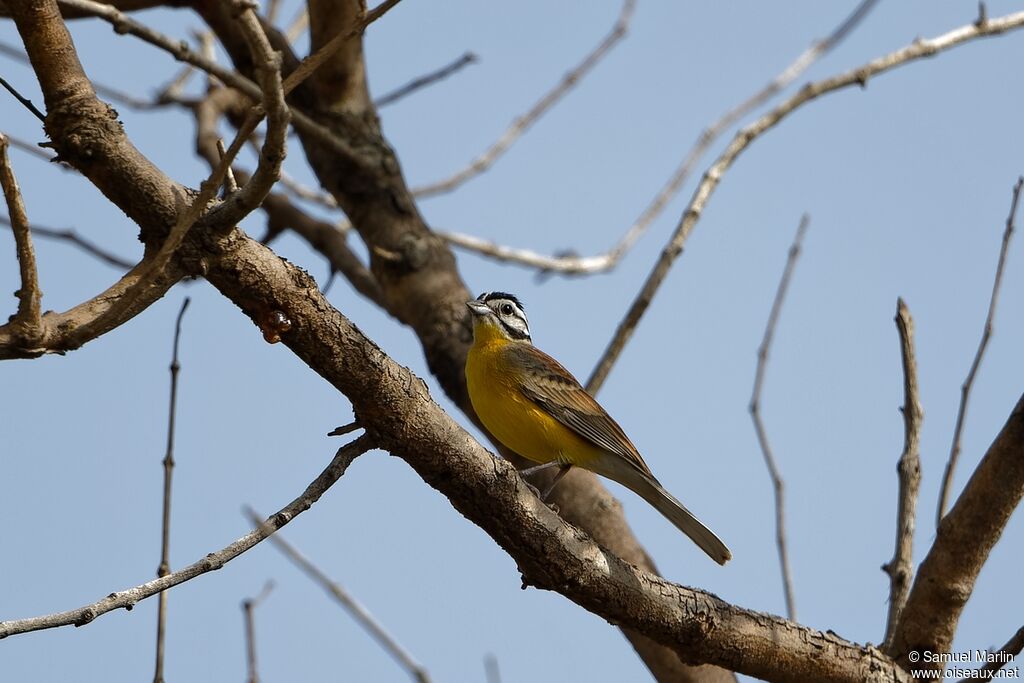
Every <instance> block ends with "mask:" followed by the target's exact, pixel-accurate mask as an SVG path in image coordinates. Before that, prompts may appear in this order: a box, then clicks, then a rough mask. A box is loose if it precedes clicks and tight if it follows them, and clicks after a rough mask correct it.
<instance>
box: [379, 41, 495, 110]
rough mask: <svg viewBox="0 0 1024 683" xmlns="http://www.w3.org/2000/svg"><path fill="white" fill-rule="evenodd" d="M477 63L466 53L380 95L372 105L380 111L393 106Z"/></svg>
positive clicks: (469, 53)
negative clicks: (382, 108)
mask: <svg viewBox="0 0 1024 683" xmlns="http://www.w3.org/2000/svg"><path fill="white" fill-rule="evenodd" d="M478 61H479V57H477V56H476V55H475V54H473V53H472V52H466V53H465V54H463V55H462V56H461V57H459V58H458V59H456V60H455V61H454V62H452V63H451V64H448V65H446V66H443V67H441V68H440V69H437V70H436V71H431V72H430V73H428V74H424V75H422V76H420V77H419V78H414V79H413V80H411V81H409V82H408V83H406V84H405V85H403V86H401V87H398V88H395V89H394V90H392V91H391V92H389V93H387V94H385V95H381V96H380V97H378V98H377V99H376V100H374V102H373V104H374V106H375V107H377V108H378V109H380V108H381V107H386V106H388V105H389V104H394V103H395V102H397V101H398V100H400V99H402V98H403V97H406V96H408V95H411V94H412V93H414V92H416V91H417V90H421V89H423V88H425V87H427V86H428V85H432V84H434V83H437V82H438V81H443V80H444V79H446V78H448V77H449V76H451V75H452V74H454V73H456V72H458V71H461V70H462V69H463V68H464V67H466V66H469V65H470V64H474V63H476V62H478Z"/></svg>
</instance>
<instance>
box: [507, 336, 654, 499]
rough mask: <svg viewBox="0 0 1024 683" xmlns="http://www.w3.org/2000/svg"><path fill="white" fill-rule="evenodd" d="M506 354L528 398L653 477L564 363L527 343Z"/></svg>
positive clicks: (601, 446) (577, 431)
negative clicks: (518, 373)
mask: <svg viewBox="0 0 1024 683" xmlns="http://www.w3.org/2000/svg"><path fill="white" fill-rule="evenodd" d="M507 352H508V353H509V354H510V358H509V360H510V361H512V364H514V366H515V367H516V368H518V369H520V370H521V374H520V375H519V389H520V391H522V393H523V394H524V395H525V396H526V397H527V398H529V399H530V400H531V401H533V402H534V403H536V404H537V405H538V406H540V407H541V408H542V409H543V410H544V411H545V412H547V413H548V414H549V415H551V416H552V417H553V418H555V419H556V420H558V421H559V422H561V423H562V424H563V425H565V426H566V427H568V428H569V429H571V430H573V431H574V432H576V433H577V434H578V435H580V436H582V437H583V438H584V439H586V440H587V441H590V442H591V443H593V444H594V445H596V446H598V447H600V448H603V449H605V450H606V451H609V452H611V453H614V454H615V455H619V456H621V457H622V458H624V459H625V460H626V461H627V462H628V463H630V464H631V465H633V466H634V467H636V468H637V469H638V470H640V471H641V472H643V473H644V474H646V475H648V476H650V477H651V478H652V479H653V478H654V475H653V474H651V470H650V468H649V467H647V463H645V462H644V460H643V458H642V457H640V453H639V452H638V451H637V450H636V446H634V445H633V443H632V442H631V441H630V440H629V437H627V436H626V433H625V432H623V431H622V427H620V426H619V425H618V423H616V422H615V420H613V419H612V418H611V416H609V415H608V413H607V412H605V410H604V408H602V407H601V405H600V404H599V403H598V402H597V401H595V400H594V398H593V397H592V396H591V395H590V394H588V393H587V390H586V389H584V388H583V387H582V386H581V385H580V383H579V381H577V379H576V378H575V377H573V376H572V374H571V373H570V372H569V371H568V370H566V369H565V368H564V367H563V366H562V364H561V363H559V362H558V361H556V360H555V359H554V358H552V357H551V356H549V355H547V354H546V353H544V352H543V351H540V350H539V349H537V348H536V347H535V346H531V345H527V344H509V346H508V349H507Z"/></svg>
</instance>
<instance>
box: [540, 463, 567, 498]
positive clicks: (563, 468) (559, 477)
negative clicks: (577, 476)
mask: <svg viewBox="0 0 1024 683" xmlns="http://www.w3.org/2000/svg"><path fill="white" fill-rule="evenodd" d="M571 469H572V465H562V466H561V467H560V468H559V470H558V474H556V475H555V478H554V479H552V480H551V483H550V484H549V485H548V487H547V488H546V489H544V493H542V494H540V500H541V502H543V503H546V502H548V496H549V495H551V492H552V491H553V490H554V489H555V485H556V484H557V483H558V482H560V481H562V477H564V476H565V475H566V474H568V473H569V470H571Z"/></svg>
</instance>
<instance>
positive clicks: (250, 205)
mask: <svg viewBox="0 0 1024 683" xmlns="http://www.w3.org/2000/svg"><path fill="white" fill-rule="evenodd" d="M238 22H239V26H240V27H241V29H242V34H243V35H244V36H245V39H246V41H247V42H248V44H249V50H250V51H251V53H252V58H253V66H254V69H255V71H256V74H257V76H258V78H259V81H260V89H261V90H262V92H263V100H262V102H263V107H262V108H263V113H265V114H266V117H267V134H266V136H265V137H264V139H263V148H262V150H261V152H260V160H259V162H258V164H257V166H256V171H255V173H253V174H252V176H251V177H250V178H249V181H248V182H247V183H245V186H244V187H242V188H241V189H239V190H238V191H237V192H233V193H231V195H230V196H229V197H227V198H226V199H225V200H224V203H223V204H222V205H220V206H218V207H216V208H215V209H214V210H213V211H212V212H211V219H213V220H214V221H218V222H220V223H221V224H222V225H234V224H235V223H237V222H238V221H240V220H241V219H242V218H243V217H245V216H247V215H248V214H249V213H251V212H252V211H254V210H255V209H256V208H257V207H259V205H260V204H261V203H262V202H263V199H264V198H265V197H266V196H267V194H269V193H270V189H271V188H272V187H273V186H274V183H276V182H277V180H278V178H280V173H281V163H282V162H283V161H284V156H285V138H286V136H287V133H288V106H287V105H286V104H285V101H284V96H285V93H284V87H283V85H282V82H281V56H280V54H278V53H276V52H274V50H273V48H272V47H271V46H270V41H269V40H268V39H267V36H266V34H265V33H264V31H263V27H262V26H261V25H260V21H259V18H258V17H257V16H256V13H255V12H254V11H253V10H252V9H251V8H250V9H248V10H246V11H244V12H242V13H241V14H240V15H239V16H238ZM260 118H261V116H260V112H259V111H254V112H252V113H250V114H249V117H248V119H247V121H246V122H245V123H243V125H242V126H241V127H240V128H239V129H238V134H237V136H236V139H235V142H234V143H232V145H231V147H232V149H233V152H232V150H228V152H226V153H224V154H223V155H222V157H221V159H220V167H221V168H223V169H224V174H225V177H226V176H227V174H229V173H230V172H231V162H232V161H233V160H234V158H235V156H236V155H237V154H238V151H239V150H240V149H241V146H242V145H243V144H244V143H245V141H246V140H248V139H249V136H250V135H251V134H252V132H253V131H254V130H255V129H256V126H257V125H258V123H259V120H260Z"/></svg>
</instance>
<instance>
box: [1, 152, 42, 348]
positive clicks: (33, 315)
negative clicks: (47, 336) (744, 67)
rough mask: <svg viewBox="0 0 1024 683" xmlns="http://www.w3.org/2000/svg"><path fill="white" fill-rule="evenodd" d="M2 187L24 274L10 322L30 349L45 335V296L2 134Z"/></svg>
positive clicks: (29, 232) (23, 205)
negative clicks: (43, 323)
mask: <svg viewBox="0 0 1024 683" xmlns="http://www.w3.org/2000/svg"><path fill="white" fill-rule="evenodd" d="M0 185H2V186H3V193H4V199H5V200H6V201H7V212H8V214H9V215H10V226H11V230H12V231H13V232H14V244H15V247H16V249H17V253H18V268H19V270H20V271H21V287H19V288H18V291H17V293H16V296H17V297H18V311H17V312H16V313H15V314H14V318H13V319H12V320H11V322H10V326H11V328H12V330H13V332H14V334H15V336H16V337H20V340H21V341H22V342H23V343H25V344H27V345H30V346H32V345H35V344H38V342H39V340H40V338H41V337H42V334H43V325H42V320H41V318H42V313H41V308H40V306H41V303H42V298H43V294H42V292H41V291H40V290H39V271H38V270H37V269H36V252H35V248H34V247H33V246H32V231H31V229H30V228H29V223H28V213H27V212H26V211H25V202H24V201H23V200H22V198H21V188H19V187H18V179H17V178H15V177H14V169H12V168H11V161H10V159H9V158H8V157H7V136H6V135H4V134H3V133H0Z"/></svg>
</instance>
